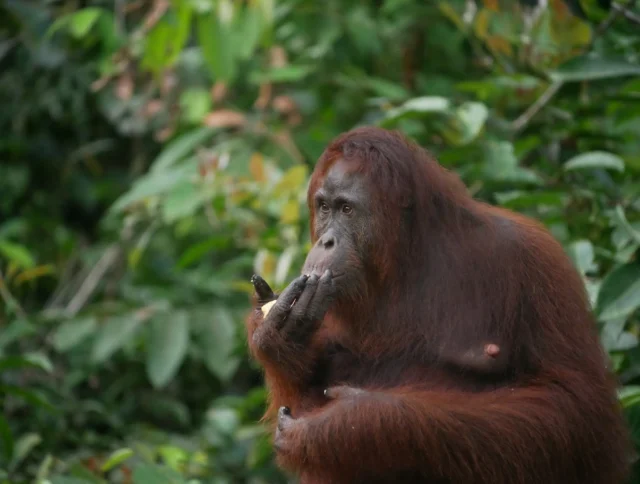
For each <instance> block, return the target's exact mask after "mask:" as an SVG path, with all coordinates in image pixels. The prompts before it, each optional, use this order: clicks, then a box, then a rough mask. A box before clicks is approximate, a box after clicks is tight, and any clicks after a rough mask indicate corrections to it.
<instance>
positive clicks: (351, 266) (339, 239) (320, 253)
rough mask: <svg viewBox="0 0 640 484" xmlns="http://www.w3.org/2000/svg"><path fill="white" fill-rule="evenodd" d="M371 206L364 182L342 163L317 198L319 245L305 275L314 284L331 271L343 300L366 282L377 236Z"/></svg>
mask: <svg viewBox="0 0 640 484" xmlns="http://www.w3.org/2000/svg"><path fill="white" fill-rule="evenodd" d="M371 204H372V200H371V196H370V195H369V189H368V187H367V185H366V184H365V180H364V178H363V177H362V176H361V175H360V174H358V173H350V172H349V171H348V170H347V165H346V164H345V162H344V161H341V160H339V161H337V162H336V163H335V164H334V165H333V166H332V167H331V169H330V170H329V172H328V173H327V175H326V177H325V179H324V182H323V183H322V185H321V186H320V188H319V189H318V191H317V192H316V193H315V194H314V207H313V210H314V213H315V227H314V229H315V233H316V236H317V241H316V243H315V245H314V246H313V247H312V249H311V251H310V252H309V254H308V255H307V259H306V261H305V263H304V266H303V268H302V273H303V274H307V275H309V276H310V280H311V279H313V278H314V276H319V275H321V274H322V273H324V271H325V270H327V269H328V270H329V271H331V274H332V278H333V281H334V284H335V285H336V289H337V292H338V294H339V297H340V298H341V299H348V297H349V294H350V291H353V290H354V288H358V287H363V285H364V284H365V282H366V281H364V280H363V277H364V274H365V272H366V271H365V268H366V264H367V261H368V260H369V259H370V254H371V247H372V246H373V243H374V235H375V231H374V230H373V227H372V222H373V217H372V209H371ZM347 269H348V270H347Z"/></svg>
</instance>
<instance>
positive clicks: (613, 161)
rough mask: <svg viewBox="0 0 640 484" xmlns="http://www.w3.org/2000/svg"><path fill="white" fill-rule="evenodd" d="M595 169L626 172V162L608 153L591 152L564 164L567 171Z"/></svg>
mask: <svg viewBox="0 0 640 484" xmlns="http://www.w3.org/2000/svg"><path fill="white" fill-rule="evenodd" d="M595 168H601V169H608V170H616V171H620V172H622V171H624V160H623V159H622V158H620V157H619V156H616V155H614V154H612V153H608V152H606V151H590V152H588V153H582V154H580V155H578V156H574V157H573V158H571V159H570V160H569V161H567V162H566V163H565V164H564V170H565V171H571V170H584V169H595Z"/></svg>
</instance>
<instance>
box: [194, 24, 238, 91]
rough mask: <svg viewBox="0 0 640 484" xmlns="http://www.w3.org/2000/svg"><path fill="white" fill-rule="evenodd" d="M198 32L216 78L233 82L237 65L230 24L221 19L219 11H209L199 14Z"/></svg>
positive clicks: (204, 52)
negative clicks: (229, 28) (229, 29)
mask: <svg viewBox="0 0 640 484" xmlns="http://www.w3.org/2000/svg"><path fill="white" fill-rule="evenodd" d="M196 32H197V35H198V42H199V43H200V47H201V48H202V55H203V57H204V59H205V61H206V63H207V67H208V68H209V70H210V71H211V74H212V76H213V78H214V80H219V81H224V82H228V83H230V82H232V81H233V79H234V78H235V76H236V65H235V59H234V58H233V43H232V42H231V40H232V39H231V35H230V33H229V31H228V26H227V25H225V24H223V23H222V22H221V21H220V19H219V16H218V15H217V13H214V12H208V13H203V14H200V15H198V16H197V20H196Z"/></svg>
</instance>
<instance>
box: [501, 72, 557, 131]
mask: <svg viewBox="0 0 640 484" xmlns="http://www.w3.org/2000/svg"><path fill="white" fill-rule="evenodd" d="M563 84H564V83H563V81H554V82H552V83H551V84H550V85H549V87H548V88H547V90H546V91H545V92H543V93H542V95H541V96H540V97H539V98H538V99H536V102H534V103H533V104H532V105H531V106H529V108H528V109H527V110H526V111H525V112H524V113H522V114H521V115H520V116H518V118H517V119H516V120H515V121H514V122H513V123H511V129H512V130H513V131H514V132H516V133H517V132H519V131H521V130H523V129H524V128H525V127H526V126H527V125H528V124H529V123H530V122H531V119H532V118H533V117H534V116H535V115H536V114H538V111H540V110H541V109H542V108H543V107H544V106H546V105H547V104H548V103H549V101H551V99H552V98H553V96H555V94H556V93H557V92H558V91H559V90H560V88H561V87H562V85H563Z"/></svg>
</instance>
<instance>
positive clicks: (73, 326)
mask: <svg viewBox="0 0 640 484" xmlns="http://www.w3.org/2000/svg"><path fill="white" fill-rule="evenodd" d="M97 328H98V321H97V319H96V318H95V317H94V316H89V317H86V318H80V319H72V320H69V321H65V322H64V323H62V324H61V325H60V326H58V328H57V329H56V330H55V331H54V332H53V336H52V342H53V347H54V348H55V349H56V350H57V351H60V352H65V351H68V350H70V349H71V348H74V347H75V346H77V345H78V344H79V343H81V342H82V341H84V340H85V339H87V337H89V336H90V335H92V334H93V333H94V332H95V331H96V329H97Z"/></svg>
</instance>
